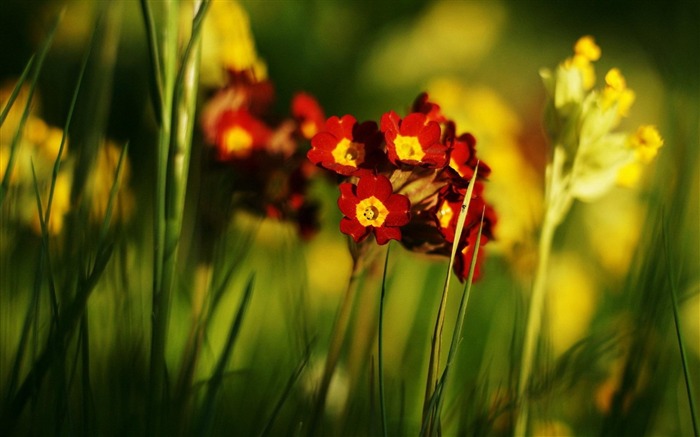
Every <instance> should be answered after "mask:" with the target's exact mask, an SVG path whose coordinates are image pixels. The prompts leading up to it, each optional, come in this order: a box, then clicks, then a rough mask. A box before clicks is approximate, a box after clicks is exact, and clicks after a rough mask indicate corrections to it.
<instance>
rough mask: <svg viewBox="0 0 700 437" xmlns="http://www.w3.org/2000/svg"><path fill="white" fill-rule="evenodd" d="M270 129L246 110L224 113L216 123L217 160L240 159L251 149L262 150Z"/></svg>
mask: <svg viewBox="0 0 700 437" xmlns="http://www.w3.org/2000/svg"><path fill="white" fill-rule="evenodd" d="M270 135H271V132H270V129H269V128H268V127H267V126H266V125H265V123H263V122H262V121H260V120H258V119H257V118H255V117H253V116H252V115H250V114H249V113H248V111H246V110H242V109H240V110H236V111H232V110H229V111H224V112H223V113H222V114H221V116H220V117H219V119H218V120H217V123H216V146H217V148H218V151H219V154H218V156H219V159H221V160H229V159H242V158H247V157H249V156H250V155H251V153H252V151H253V149H260V148H264V147H265V144H266V142H267V141H268V139H269V138H270Z"/></svg>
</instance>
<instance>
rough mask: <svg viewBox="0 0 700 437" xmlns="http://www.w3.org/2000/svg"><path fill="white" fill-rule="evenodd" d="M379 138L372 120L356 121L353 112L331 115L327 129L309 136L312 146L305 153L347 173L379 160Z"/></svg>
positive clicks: (337, 170) (343, 173)
mask: <svg viewBox="0 0 700 437" xmlns="http://www.w3.org/2000/svg"><path fill="white" fill-rule="evenodd" d="M380 141H381V135H379V133H378V131H377V124H376V123H375V122H373V121H367V122H364V123H362V124H357V120H356V119H355V117H353V116H352V115H345V116H343V118H338V117H336V116H333V117H331V118H329V119H328V120H327V121H326V130H324V131H322V132H319V133H318V134H316V135H315V136H314V137H313V138H312V139H311V150H309V152H308V153H307V155H306V156H307V157H308V158H309V160H311V162H313V163H314V164H316V165H320V166H321V167H324V168H327V169H329V170H333V171H334V172H336V173H339V174H342V175H346V176H349V175H351V174H353V173H355V172H357V171H358V170H359V169H368V170H370V169H373V168H374V167H375V166H376V165H377V164H378V162H379V159H380V157H381V151H380V150H379V143H380Z"/></svg>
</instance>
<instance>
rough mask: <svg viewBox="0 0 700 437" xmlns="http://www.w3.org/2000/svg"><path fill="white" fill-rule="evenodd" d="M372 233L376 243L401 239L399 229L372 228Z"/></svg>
mask: <svg viewBox="0 0 700 437" xmlns="http://www.w3.org/2000/svg"><path fill="white" fill-rule="evenodd" d="M374 235H375V237H377V244H379V245H383V244H386V243H388V242H389V240H397V241H401V229H399V228H392V227H389V228H387V227H384V226H382V227H381V228H374Z"/></svg>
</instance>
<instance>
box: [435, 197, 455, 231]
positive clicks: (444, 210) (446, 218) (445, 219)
mask: <svg viewBox="0 0 700 437" xmlns="http://www.w3.org/2000/svg"><path fill="white" fill-rule="evenodd" d="M454 215H455V212H454V210H453V209H452V208H450V204H449V203H447V200H445V201H443V202H442V206H441V207H440V209H439V210H438V212H437V217H438V222H439V223H440V227H442V228H447V227H449V226H450V222H451V221H452V217H454Z"/></svg>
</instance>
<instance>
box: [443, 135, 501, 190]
mask: <svg viewBox="0 0 700 437" xmlns="http://www.w3.org/2000/svg"><path fill="white" fill-rule="evenodd" d="M448 144H450V164H449V165H450V167H452V169H454V170H455V171H456V172H457V173H459V175H460V176H461V177H462V178H463V179H465V180H467V181H468V180H470V179H471V178H472V176H473V175H474V168H476V163H477V162H479V160H478V159H477V157H476V138H474V135H472V134H468V133H467V134H462V135H460V136H459V137H456V138H451V139H448ZM490 173H491V168H489V166H488V165H486V164H485V163H483V162H480V163H479V176H478V177H481V178H485V177H487V176H488V175H489V174H490Z"/></svg>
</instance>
